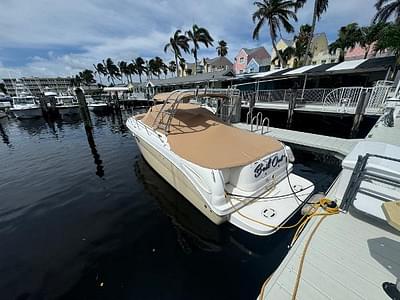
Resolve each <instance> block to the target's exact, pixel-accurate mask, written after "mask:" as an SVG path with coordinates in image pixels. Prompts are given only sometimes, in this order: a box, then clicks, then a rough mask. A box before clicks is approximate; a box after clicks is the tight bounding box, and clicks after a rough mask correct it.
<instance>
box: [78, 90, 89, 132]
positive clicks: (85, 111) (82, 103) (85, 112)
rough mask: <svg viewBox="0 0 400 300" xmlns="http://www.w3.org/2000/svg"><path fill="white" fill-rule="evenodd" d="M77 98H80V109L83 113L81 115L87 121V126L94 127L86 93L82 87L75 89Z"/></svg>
mask: <svg viewBox="0 0 400 300" xmlns="http://www.w3.org/2000/svg"><path fill="white" fill-rule="evenodd" d="M75 94H76V98H77V99H78V103H79V111H80V113H81V117H82V120H83V122H84V123H85V127H89V128H92V127H93V125H92V119H91V118H90V113H89V109H88V106H87V102H86V98H85V94H84V93H83V91H82V89H81V88H76V89H75Z"/></svg>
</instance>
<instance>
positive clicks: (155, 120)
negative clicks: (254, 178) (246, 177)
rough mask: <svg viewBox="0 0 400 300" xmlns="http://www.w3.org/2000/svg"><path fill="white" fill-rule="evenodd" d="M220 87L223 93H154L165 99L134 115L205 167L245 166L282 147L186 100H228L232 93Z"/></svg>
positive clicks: (211, 91) (213, 91) (222, 107)
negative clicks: (236, 126) (204, 96)
mask: <svg viewBox="0 0 400 300" xmlns="http://www.w3.org/2000/svg"><path fill="white" fill-rule="evenodd" d="M222 91H224V93H219V92H217V91H216V90H209V91H206V92H204V91H200V92H198V91H196V90H184V91H180V92H179V91H178V92H176V91H175V92H172V93H163V94H161V95H156V97H154V98H155V99H157V100H158V101H159V100H160V99H164V103H163V104H159V105H156V106H153V107H152V108H151V109H149V110H148V112H147V113H145V114H143V115H141V116H136V118H137V119H138V120H140V121H141V122H142V123H144V124H145V125H147V126H149V127H151V128H152V129H154V130H157V132H158V133H159V134H164V136H165V137H166V139H167V142H168V144H169V147H170V149H171V151H173V152H174V153H176V154H177V155H179V156H180V157H182V158H183V159H185V160H187V161H190V162H192V163H194V164H196V165H199V166H201V167H204V168H208V169H225V168H232V167H239V166H246V165H249V164H251V163H252V162H255V161H257V160H259V159H261V158H263V157H266V156H267V155H269V154H272V153H275V152H278V151H281V150H282V149H283V145H282V144H281V143H280V142H279V141H277V140H275V139H273V138H270V137H266V136H261V135H256V134H254V133H250V132H247V131H244V130H241V129H239V128H235V127H233V126H231V125H230V124H229V123H227V122H224V121H222V120H221V119H220V118H218V117H217V116H216V115H215V114H213V112H212V111H210V110H209V109H207V108H204V107H200V106H199V105H196V104H191V103H185V102H189V100H190V99H193V98H195V97H200V96H203V95H206V97H210V98H219V99H221V100H222V101H228V102H229V99H230V97H231V96H232V94H230V92H229V90H222ZM233 91H234V92H236V91H237V90H233ZM199 95H200V96H199ZM219 106H220V107H219V110H224V105H223V104H221V105H219ZM225 110H226V109H225ZM229 114H230V113H229V112H228V115H229ZM217 115H218V109H217ZM227 119H228V120H229V116H228V117H227Z"/></svg>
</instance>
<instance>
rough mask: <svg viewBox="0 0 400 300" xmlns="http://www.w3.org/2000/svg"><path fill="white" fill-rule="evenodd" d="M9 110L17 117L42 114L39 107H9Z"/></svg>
mask: <svg viewBox="0 0 400 300" xmlns="http://www.w3.org/2000/svg"><path fill="white" fill-rule="evenodd" d="M11 111H12V113H13V114H14V116H15V117H16V118H18V119H33V118H40V117H41V116H42V109H41V108H40V107H30V108H11Z"/></svg>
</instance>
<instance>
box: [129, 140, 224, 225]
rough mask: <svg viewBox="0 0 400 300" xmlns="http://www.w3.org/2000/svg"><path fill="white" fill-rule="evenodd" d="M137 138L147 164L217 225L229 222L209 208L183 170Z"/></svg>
mask: <svg viewBox="0 0 400 300" xmlns="http://www.w3.org/2000/svg"><path fill="white" fill-rule="evenodd" d="M135 138H136V140H137V144H138V146H139V149H140V152H141V153H142V155H143V157H144V159H145V160H146V162H147V163H148V164H149V165H150V166H151V167H152V168H153V169H154V170H155V171H156V172H157V173H158V174H160V176H161V177H162V178H164V179H165V180H166V181H167V182H168V183H169V184H170V185H171V186H172V187H173V188H175V189H176V190H177V191H178V192H179V193H180V194H181V195H183V196H184V197H185V198H186V199H187V200H189V202H190V203H191V204H192V205H194V206H195V207H196V208H197V209H198V210H199V211H201V212H202V213H203V214H204V215H205V216H206V217H207V218H209V219H210V220H211V221H212V222H213V223H215V224H217V225H219V224H221V223H223V222H225V221H227V220H228V216H219V215H217V214H216V213H215V212H213V211H212V210H211V209H210V208H209V207H208V205H207V203H206V202H205V200H204V199H203V197H202V196H201V194H200V193H199V192H198V191H197V189H196V188H195V186H194V185H193V183H191V182H190V181H189V180H188V178H187V177H186V176H185V175H184V174H183V173H182V171H181V170H179V169H178V168H177V167H176V166H175V165H174V164H173V163H171V162H170V161H169V160H168V159H167V158H166V157H164V156H163V155H161V154H160V153H159V152H158V151H157V150H156V149H154V148H153V147H152V146H151V145H150V144H148V143H146V142H145V141H144V140H143V139H141V138H140V137H138V136H135Z"/></svg>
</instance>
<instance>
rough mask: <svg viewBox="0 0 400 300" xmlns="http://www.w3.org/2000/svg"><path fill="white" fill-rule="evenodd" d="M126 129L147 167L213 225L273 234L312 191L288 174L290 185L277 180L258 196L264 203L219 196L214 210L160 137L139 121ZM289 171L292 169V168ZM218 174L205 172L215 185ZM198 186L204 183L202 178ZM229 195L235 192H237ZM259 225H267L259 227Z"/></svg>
mask: <svg viewBox="0 0 400 300" xmlns="http://www.w3.org/2000/svg"><path fill="white" fill-rule="evenodd" d="M127 125H128V128H129V129H130V130H131V132H132V133H133V134H134V136H135V138H136V141H137V144H138V146H139V149H140V151H141V153H142V155H143V157H144V159H145V160H146V161H147V162H148V163H149V165H150V166H151V167H152V168H153V169H154V170H155V171H156V172H157V173H158V174H160V175H161V176H162V177H163V178H164V179H165V180H166V181H167V182H168V183H169V184H170V185H171V186H172V187H174V188H175V189H176V190H177V191H178V192H179V193H181V194H182V195H183V196H184V197H185V198H186V199H187V200H189V202H190V203H192V204H193V205H194V206H195V207H196V208H197V209H198V210H200V211H201V212H202V213H203V214H204V215H205V216H207V218H209V219H210V220H211V221H212V222H214V223H215V224H221V223H223V222H226V221H229V222H230V223H232V224H234V225H235V226H237V227H239V228H241V229H243V230H245V231H247V232H250V233H252V234H255V235H260V236H266V235H270V234H273V233H274V232H276V231H277V230H278V228H279V226H282V225H283V224H285V223H286V222H287V221H288V220H289V219H290V218H291V217H292V216H293V215H294V214H295V213H296V212H297V211H298V210H299V209H301V207H302V206H303V203H305V202H306V201H307V199H308V198H309V197H310V196H311V194H312V192H313V190H314V186H313V184H312V183H311V182H310V181H308V180H306V179H304V178H301V177H299V176H297V175H294V174H289V179H290V185H289V181H288V178H287V177H286V175H285V176H284V177H282V176H281V177H279V178H277V179H276V181H277V182H276V183H274V184H273V185H270V186H272V187H271V188H267V186H266V187H265V189H262V190H261V192H259V193H258V196H257V197H259V198H264V199H252V198H251V197H245V196H246V193H245V192H243V193H240V196H243V197H236V196H227V195H225V198H224V196H222V199H220V200H218V199H217V202H218V201H221V202H220V204H219V205H217V206H215V205H214V206H213V205H212V204H210V202H212V201H214V203H215V200H213V198H212V197H211V198H210V197H208V198H207V193H204V190H205V189H204V185H203V184H201V183H200V184H199V182H198V181H197V180H196V178H195V177H193V176H191V175H193V173H190V172H189V173H188V171H187V170H188V169H191V168H193V165H192V164H191V163H189V162H187V161H185V160H183V159H181V158H180V157H179V156H177V155H176V154H174V153H173V152H172V151H170V150H169V147H168V146H166V144H165V143H163V142H162V136H161V135H159V133H157V132H155V131H153V130H152V129H151V128H149V127H147V128H146V127H145V125H143V124H142V123H141V122H140V121H136V120H134V119H133V118H130V119H128V121H127ZM141 129H144V130H141ZM157 140H159V141H161V142H160V144H157ZM289 169H291V165H290V166H289ZM192 170H193V169H192ZM218 172H219V171H218V170H211V169H208V171H207V174H209V177H210V176H211V174H210V173H212V174H213V175H212V177H210V178H208V179H209V180H211V181H212V180H213V179H214V182H215V180H217V182H218V178H217V176H218V175H217V174H218ZM288 172H290V170H289V171H288ZM198 174H200V173H198ZM200 182H203V183H205V181H204V178H203V181H200ZM209 182H210V181H209ZM291 187H292V188H294V190H295V192H298V193H297V194H296V195H297V197H296V196H294V195H293V192H292V190H291ZM222 188H223V190H225V191H228V190H229V187H228V185H227V184H226V185H225V186H224V187H222ZM232 192H237V189H234V190H232ZM248 196H251V194H248ZM271 197H275V198H271ZM214 199H215V198H214ZM262 223H264V224H266V225H262Z"/></svg>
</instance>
